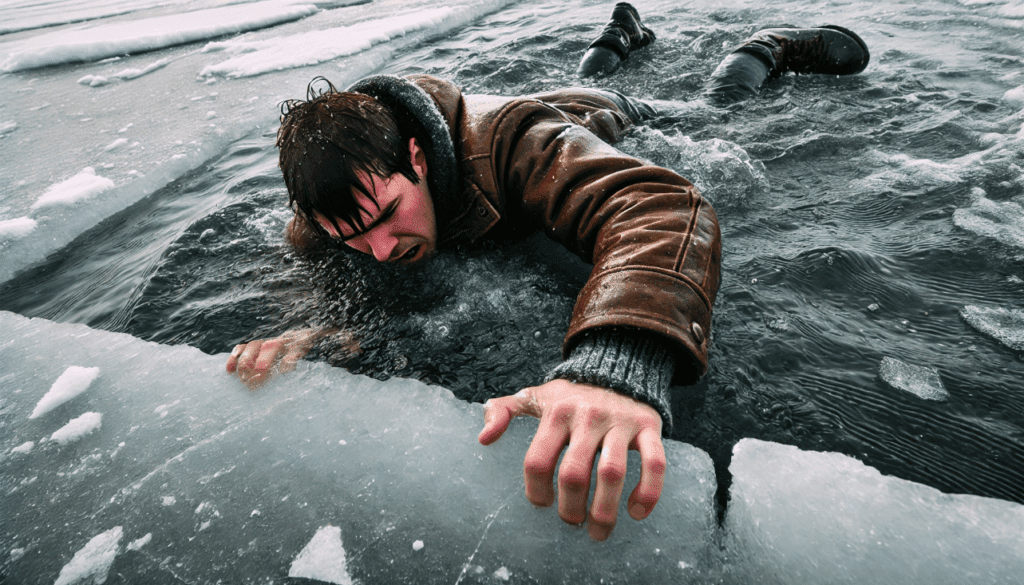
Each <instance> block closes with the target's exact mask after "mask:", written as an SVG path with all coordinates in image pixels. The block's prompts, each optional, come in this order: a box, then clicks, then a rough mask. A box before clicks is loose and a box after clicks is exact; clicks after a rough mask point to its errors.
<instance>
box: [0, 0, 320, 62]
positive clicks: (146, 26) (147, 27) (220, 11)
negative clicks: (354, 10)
mask: <svg viewBox="0 0 1024 585" xmlns="http://www.w3.org/2000/svg"><path fill="white" fill-rule="evenodd" d="M316 11H317V8H316V7H315V6H313V5H312V4H287V3H282V2H278V1H276V0H269V1H267V2H257V3H253V4H242V5H237V6H225V7H222V8H212V9H209V10H196V11H193V12H182V13H179V14H170V15H166V16H158V17H153V18H145V19H139V20H125V21H119V22H113V23H104V24H97V25H94V26H89V27H86V28H81V29H78V30H60V31H55V32H52V33H45V34H40V35H37V36H33V37H29V38H28V39H25V40H21V41H11V42H8V43H3V44H0V71H6V72H8V73H10V72H14V71H22V70H25V69H33V68H36V67H46V66H49V65H58V64H62V63H81V62H86V61H98V60H100V59H104V58H106V57H114V56H118V55H125V54H132V53H141V52H144V51H153V50H156V49H162V48H165V47H172V46H174V45H180V44H183V43H189V42H192V41H198V40H203V39H210V38H214V37H219V36H222V35H227V34H233V33H240V32H245V31H250V30H255V29H259V28H265V27H268V26H273V25H275V24H280V23H282V22H289V21H292V20H297V19H299V18H303V17H306V16H309V15H311V14H314V13H315V12H316Z"/></svg>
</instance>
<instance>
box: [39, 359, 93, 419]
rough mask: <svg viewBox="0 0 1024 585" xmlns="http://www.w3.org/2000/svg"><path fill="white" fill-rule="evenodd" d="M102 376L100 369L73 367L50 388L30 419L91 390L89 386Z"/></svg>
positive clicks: (65, 371)
mask: <svg viewBox="0 0 1024 585" xmlns="http://www.w3.org/2000/svg"><path fill="white" fill-rule="evenodd" d="M99 375H100V369H99V368H83V367H81V366H71V367H69V368H68V369H66V370H64V373H63V374H61V375H60V377H59V378H57V381H56V382H54V383H53V385H52V386H50V390H49V391H48V392H47V393H46V394H44V395H43V397H42V398H41V399H40V400H39V402H38V403H37V404H36V407H35V409H33V410H32V414H30V415H29V418H30V419H32V418H38V417H40V416H43V415H44V414H46V413H48V412H50V411H51V410H53V409H54V408H57V407H58V406H60V405H61V404H64V403H65V402H67V401H68V400H71V399H72V398H75V397H76V396H78V395H79V394H81V393H82V392H85V391H86V390H88V389H89V385H90V384H92V383H93V380H95V379H96V377H97V376H99Z"/></svg>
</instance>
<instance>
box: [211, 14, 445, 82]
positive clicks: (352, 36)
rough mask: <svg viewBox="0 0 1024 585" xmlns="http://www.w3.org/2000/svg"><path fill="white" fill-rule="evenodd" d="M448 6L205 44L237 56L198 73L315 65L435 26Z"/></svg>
mask: <svg viewBox="0 0 1024 585" xmlns="http://www.w3.org/2000/svg"><path fill="white" fill-rule="evenodd" d="M453 13H454V10H452V9H451V8H449V7H445V8H432V9H429V10H420V11H417V12H412V13H410V14H407V15H403V16H394V17H390V18H382V19H377V20H369V21H365V22H361V23H359V24H357V25H353V26H344V27H338V28H329V29H325V30H317V31H312V32H307V33H302V34H297V35H292V36H287V37H275V38H271V39H265V40H259V41H247V40H236V39H232V40H228V41H217V42H212V43H208V44H207V45H206V46H205V47H203V52H207V53H208V52H214V51H224V52H226V53H227V54H229V55H238V56H237V57H233V58H231V59H228V60H226V61H224V62H222V63H218V64H216V65H210V66H208V67H206V68H205V69H203V71H202V72H201V73H200V75H204V76H209V75H220V76H223V77H248V76H252V75H259V74H261V73H266V72H268V71H279V70H281V69H291V68H294V67H303V66H306V65H316V64H317V63H322V62H324V61H330V60H331V59H336V58H338V57H343V56H346V55H352V54H354V53H359V52H362V51H365V50H367V49H369V48H370V47H372V46H373V45H376V44H380V43H384V42H387V41H390V40H391V39H392V38H395V37H398V36H402V35H406V34H408V33H410V32H412V31H415V30H420V29H424V28H428V27H436V26H438V25H440V24H441V23H442V22H444V20H445V19H447V18H449V17H450V16H452V14H453Z"/></svg>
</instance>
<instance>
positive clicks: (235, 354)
mask: <svg viewBox="0 0 1024 585" xmlns="http://www.w3.org/2000/svg"><path fill="white" fill-rule="evenodd" d="M241 353H242V348H240V347H235V349H233V350H231V357H238V356H239V354H241Z"/></svg>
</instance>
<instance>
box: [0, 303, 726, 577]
mask: <svg viewBox="0 0 1024 585" xmlns="http://www.w3.org/2000/svg"><path fill="white" fill-rule="evenodd" d="M0 326H2V327H3V328H4V330H5V331H9V332H10V333H11V335H12V338H13V339H15V340H17V341H16V342H15V343H10V344H6V345H4V346H3V347H2V348H0V368H3V369H4V371H6V370H7V369H8V368H9V367H10V365H11V364H15V363H17V364H19V368H20V371H21V373H20V374H16V375H15V376H14V377H12V378H10V379H9V380H8V382H10V383H11V384H13V385H14V386H15V387H17V388H20V389H21V392H19V393H16V394H14V393H10V394H5V395H4V397H3V403H2V409H0V422H2V423H3V424H4V427H3V428H4V429H5V433H4V434H3V435H2V436H0V449H2V452H3V453H8V452H9V451H10V449H11V448H12V447H14V446H16V445H18V444H20V443H23V442H24V438H25V437H35V436H40V435H43V434H48V433H50V432H52V429H55V428H57V427H58V426H60V421H56V420H53V419H54V417H52V416H50V417H40V418H38V419H32V420H29V419H28V418H27V413H28V412H29V411H30V410H31V408H32V406H33V405H34V402H35V399H36V398H37V397H38V396H39V395H41V394H43V393H45V391H46V388H48V387H49V385H50V384H51V383H52V382H51V381H50V380H52V379H55V378H56V377H57V376H58V375H59V374H60V372H61V371H62V370H61V368H62V366H63V364H66V363H69V362H78V363H81V361H82V360H88V361H89V362H90V363H94V364H96V365H97V367H100V368H101V369H102V370H103V371H104V375H103V376H102V377H100V378H98V379H97V380H96V382H95V383H94V385H93V387H92V388H91V389H90V391H89V392H88V393H86V394H84V395H83V396H82V397H81V398H79V399H78V401H77V402H75V403H72V404H70V405H71V406H75V407H76V408H78V409H79V410H78V412H81V411H82V410H87V409H89V410H94V411H100V410H102V411H103V413H104V419H103V426H102V427H101V428H99V429H98V430H96V431H95V432H93V433H92V434H89V435H87V436H85V437H83V438H82V439H81V440H80V441H78V442H77V443H74V444H72V445H68V446H65V447H62V448H60V449H56V448H53V449H38V448H37V449H34V450H32V451H31V452H29V453H26V454H19V455H16V456H8V457H3V458H0V490H2V492H3V493H4V497H5V510H8V511H10V512H11V513H10V514H9V515H7V516H6V517H5V521H4V523H3V524H2V525H0V550H13V549H17V548H24V549H26V551H27V552H26V553H25V555H24V556H23V557H21V558H20V559H19V560H18V561H17V563H16V564H6V565H4V570H5V574H7V575H11V576H12V577H14V578H15V580H16V581H20V580H21V578H22V577H24V578H25V579H35V578H39V579H42V581H41V582H52V580H53V579H56V576H57V574H58V573H59V572H60V570H61V567H62V566H63V563H66V562H67V559H69V558H70V557H71V555H72V554H73V553H74V552H75V551H78V550H81V549H83V547H85V546H86V544H87V543H89V542H90V540H91V539H93V538H94V537H95V536H96V535H98V534H101V533H106V532H107V531H109V530H111V527H113V526H119V527H121V528H122V530H123V537H124V539H125V541H126V542H129V543H131V542H134V541H137V540H139V539H141V538H145V535H146V534H152V537H151V542H149V544H146V545H145V546H142V547H141V548H138V549H137V550H133V549H131V548H127V549H123V550H121V549H118V548H116V547H104V551H106V552H107V553H111V551H115V552H116V551H117V550H120V552H119V553H117V558H116V560H115V564H114V566H113V568H112V571H114V572H116V573H117V574H119V575H121V576H122V577H121V578H122V579H124V580H126V581H127V582H153V581H154V579H163V578H165V577H167V576H170V575H175V576H177V578H179V579H182V580H185V581H187V582H194V583H214V582H216V581H217V580H218V579H223V580H231V581H232V582H241V583H259V582H263V581H265V579H266V578H267V577H268V576H273V575H283V574H285V573H287V572H288V571H289V570H290V568H291V567H293V566H295V565H296V563H297V564H298V566H299V567H300V568H301V567H309V566H310V564H311V563H313V564H317V566H320V565H319V563H315V560H316V559H317V558H319V556H320V555H321V554H327V552H324V551H325V550H326V551H333V552H332V553H331V554H335V553H337V552H338V551H337V548H336V547H335V546H334V545H335V544H337V543H336V541H335V540H334V538H335V537H334V536H333V535H330V534H328V536H330V539H329V540H330V542H331V544H330V546H327V545H326V544H325V543H324V542H323V541H325V540H328V538H327V536H321V537H320V538H319V539H316V543H315V546H313V547H312V549H315V550H312V551H311V552H309V553H307V555H306V556H305V557H303V559H304V560H302V561H301V562H298V559H299V558H300V554H301V552H302V551H303V549H307V548H308V547H309V546H310V544H311V542H312V541H314V537H315V535H316V533H317V532H318V531H319V530H321V529H322V528H323V527H325V526H334V527H337V528H338V529H339V530H340V535H341V536H340V539H341V542H342V543H343V545H341V548H343V550H344V551H345V559H346V563H347V570H348V574H349V575H350V576H351V577H352V579H353V581H359V582H363V583H389V582H417V583H451V582H454V580H455V579H456V578H457V577H458V576H459V575H460V574H463V573H464V574H465V578H464V580H463V582H466V583H473V582H481V581H482V580H483V579H485V578H489V576H490V575H491V574H492V573H494V572H495V571H497V570H499V569H500V568H501V567H506V570H507V571H508V572H509V574H510V575H512V578H513V579H514V578H516V576H517V575H518V576H522V577H524V578H527V579H528V580H535V581H539V582H544V583H548V582H562V581H573V582H581V581H583V582H588V581H594V580H598V579H600V578H605V579H606V582H623V583H632V582H635V579H636V578H641V579H644V580H647V581H649V582H664V581H667V580H669V579H670V578H673V577H674V576H675V575H677V572H678V571H679V568H678V563H679V562H680V561H685V562H686V564H687V565H689V566H693V567H700V568H702V569H704V570H712V569H713V568H714V567H713V566H712V565H709V564H708V563H707V562H705V561H706V560H707V554H708V552H709V547H710V546H711V545H712V543H713V542H714V534H715V527H714V526H715V516H714V505H713V497H714V490H715V485H716V482H715V478H714V473H713V471H712V468H711V462H710V459H709V458H708V456H707V455H706V454H704V453H703V452H701V451H699V450H697V449H695V448H693V447H691V446H689V445H684V444H681V443H677V442H670V443H668V444H667V445H666V452H667V457H668V460H669V471H668V475H667V478H666V481H669V482H671V484H672V485H673V486H674V488H673V489H672V490H671V491H670V492H667V493H666V494H665V495H664V496H663V498H662V500H661V502H660V503H659V504H658V509H657V512H656V513H655V514H654V515H653V516H652V517H651V518H649V519H647V520H645V521H644V522H635V521H633V520H631V519H629V518H628V516H627V515H626V511H625V509H624V508H622V509H620V517H621V518H622V520H621V521H620V524H619V526H618V527H617V528H616V535H617V536H618V537H619V539H618V540H617V544H616V550H617V551H618V552H617V554H616V555H605V554H603V552H602V551H605V550H606V549H604V548H601V546H600V545H598V544H596V543H592V542H590V540H589V538H587V537H586V534H585V533H584V532H583V531H581V530H579V529H575V528H571V527H568V526H566V525H565V524H563V523H562V522H561V520H559V519H558V517H557V515H556V514H555V513H554V510H552V509H550V508H549V509H536V508H534V507H533V506H531V505H530V504H529V502H527V500H526V499H525V496H524V495H523V480H522V460H523V456H524V455H525V452H526V448H527V446H528V444H529V440H530V437H531V436H532V434H533V431H534V430H535V428H536V424H535V422H533V421H532V420H517V421H515V424H513V426H512V428H510V430H509V431H508V434H507V436H505V437H503V438H502V439H501V440H500V441H499V442H498V443H497V444H496V445H494V446H491V447H486V448H485V447H482V446H480V445H479V444H478V443H477V442H476V435H477V433H478V431H479V429H480V425H481V424H482V421H483V416H482V408H481V406H480V405H478V404H470V403H467V402H464V401H461V400H457V399H455V398H453V397H452V396H451V394H450V393H449V392H448V391H447V390H444V389H441V388H438V387H429V386H425V385H423V384H421V383H419V382H415V381H410V380H393V381H391V382H389V383H382V382H377V381H374V380H372V379H369V378H366V377H362V376H354V375H351V374H348V373H346V372H344V371H343V370H341V369H338V368H330V367H328V366H326V365H325V364H302V365H301V366H300V367H299V369H298V370H297V371H296V372H295V374H294V375H293V376H291V377H290V378H288V379H281V380H279V381H278V382H276V383H271V384H269V385H268V386H266V387H265V388H264V389H262V390H260V391H259V392H256V393H250V392H249V391H248V390H247V389H246V388H245V387H244V386H242V385H241V383H240V382H238V381H237V380H236V379H234V378H232V377H230V376H228V375H227V374H226V373H224V372H223V362H224V358H225V355H224V354H220V355H216V356H207V355H204V354H202V353H200V352H199V351H198V350H195V349H192V348H189V347H187V346H178V347H169V346H161V345H157V344H152V343H148V342H144V341H141V340H138V339H135V338H132V337H130V336H127V335H123V334H113V333H107V332H102V331H97V330H89V329H88V328H86V327H84V326H81V325H61V324H54V323H51V322H47V321H44V320H33V321H29V320H27V319H25V318H23V317H19V316H15V315H12V314H10V313H6V312H4V313H0ZM67 338H73V339H75V340H76V342H75V343H74V344H59V345H55V340H58V339H67ZM185 394H187V396H188V400H186V401H182V402H180V403H179V404H177V405H176V406H175V407H173V408H170V409H168V414H167V415H166V416H160V415H159V414H157V411H161V410H163V409H162V408H161V405H168V404H172V403H174V402H175V400H177V399H178V397H180V396H183V395H185ZM225 398H230V399H228V400H226V399H225ZM637 467H638V461H637V460H636V458H635V457H634V458H632V459H631V462H630V469H631V470H630V473H629V477H628V478H627V480H626V482H627V484H628V485H630V486H632V485H635V483H636V481H637V479H638V475H637ZM42 486H45V487H42ZM51 488H52V489H51ZM623 506H624V503H623ZM52 517H60V518H61V522H62V523H63V522H66V523H68V526H69V528H68V529H67V530H62V531H54V530H52V529H51V528H50V522H51V520H50V518H52ZM417 541H420V542H422V543H423V546H422V547H419V548H420V549H419V550H416V548H417V547H415V546H413V544H414V543H415V542H417ZM324 547H326V548H324ZM314 553H316V554H314ZM618 553H621V556H620V554H618ZM111 554H113V553H111ZM168 557H170V559H171V560H170V561H168V560H167V558H168ZM61 559H64V560H63V562H62V560H61ZM626 562H629V563H631V564H630V565H628V566H627V565H625V563H626ZM478 566H479V567H483V569H484V573H483V577H479V576H478V574H477V573H476V569H475V567H478ZM29 576H34V577H29ZM35 576H38V577H35Z"/></svg>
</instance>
